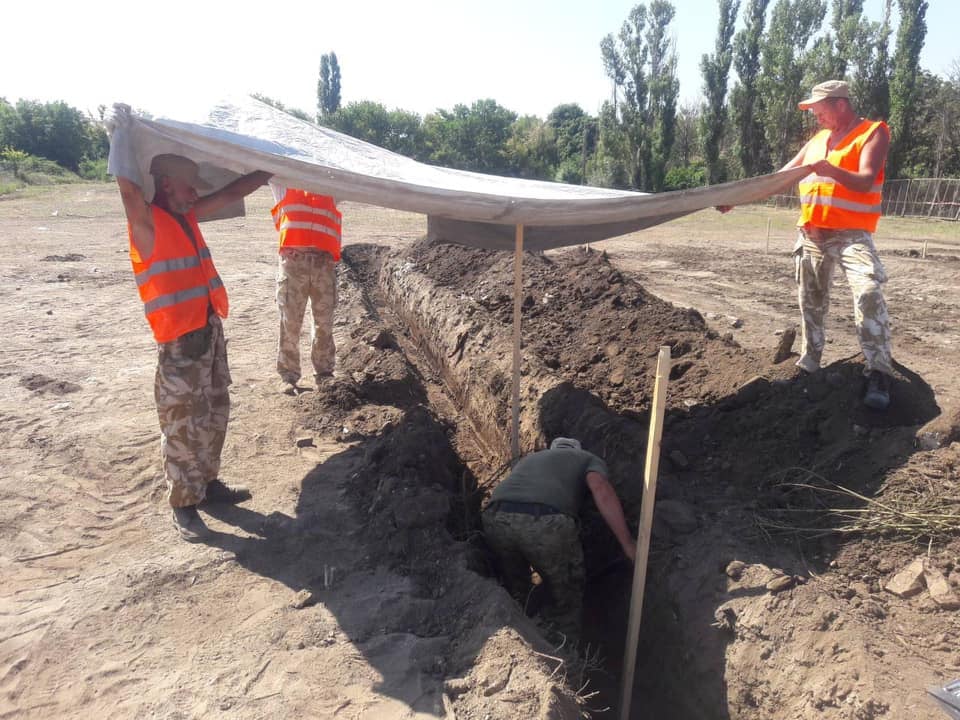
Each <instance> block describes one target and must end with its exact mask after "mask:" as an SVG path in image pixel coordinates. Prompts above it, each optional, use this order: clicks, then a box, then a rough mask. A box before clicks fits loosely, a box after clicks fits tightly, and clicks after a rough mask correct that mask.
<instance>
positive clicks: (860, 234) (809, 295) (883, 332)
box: [793, 230, 893, 375]
mask: <svg viewBox="0 0 960 720" xmlns="http://www.w3.org/2000/svg"><path fill="white" fill-rule="evenodd" d="M793 252H794V258H795V260H796V280H797V286H798V288H799V298H800V314H801V316H802V319H803V345H802V348H801V350H802V352H803V355H804V356H805V357H809V358H811V359H812V360H813V362H814V363H815V364H816V365H819V364H820V358H821V356H822V354H823V346H824V343H825V341H826V335H825V332H824V320H825V319H826V316H827V310H828V308H829V307H830V287H831V286H832V284H833V274H834V269H835V268H836V266H837V265H839V266H840V268H841V269H842V270H843V273H844V276H845V277H846V279H847V282H848V283H849V284H850V289H851V290H852V291H853V310H854V323H855V325H856V328H857V336H858V339H859V341H860V349H861V350H862V351H863V357H864V358H865V360H866V362H865V365H864V374H869V373H870V372H872V371H873V370H879V371H880V372H882V373H884V374H886V375H893V360H892V357H891V349H890V316H889V315H888V314H887V304H886V301H885V300H884V298H883V285H884V283H885V282H886V281H887V273H886V270H884V267H883V264H882V263H881V262H880V258H879V257H877V250H876V248H875V247H874V245H873V237H872V236H871V235H870V233H868V232H866V231H864V230H843V231H833V232H829V233H828V234H825V236H824V238H822V239H820V238H818V239H817V240H814V239H812V238H810V237H808V236H807V235H806V234H805V233H804V232H803V231H800V233H799V235H798V237H797V242H796V244H795V245H794V249H793Z"/></svg>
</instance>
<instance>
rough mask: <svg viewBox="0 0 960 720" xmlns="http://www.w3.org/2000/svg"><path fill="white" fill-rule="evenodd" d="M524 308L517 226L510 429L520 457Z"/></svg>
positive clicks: (515, 452)
mask: <svg viewBox="0 0 960 720" xmlns="http://www.w3.org/2000/svg"><path fill="white" fill-rule="evenodd" d="M522 308H523V225H517V235H516V247H515V249H514V254H513V391H512V394H511V404H512V406H513V421H512V423H511V427H510V452H511V454H512V455H513V459H514V460H516V459H517V458H518V457H520V311H521V309H522Z"/></svg>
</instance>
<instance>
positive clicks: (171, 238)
mask: <svg viewBox="0 0 960 720" xmlns="http://www.w3.org/2000/svg"><path fill="white" fill-rule="evenodd" d="M150 211H151V213H152V215H153V232H154V244H153V254H152V255H151V256H150V258H149V259H148V260H141V259H140V253H139V252H137V248H136V246H135V245H134V244H133V230H132V228H131V227H130V226H129V225H128V226H127V234H128V235H129V236H130V262H131V263H132V264H133V274H134V277H135V278H136V280H137V289H138V290H139V291H140V299H141V300H143V311H144V313H145V314H146V316H147V320H148V321H149V322H150V327H151V328H152V329H153V336H154V338H156V340H157V342H158V343H165V342H170V341H171V340H176V339H177V338H178V337H180V336H181V335H185V334H186V333H188V332H190V331H191V330H196V329H198V328H201V327H203V326H204V325H206V324H207V312H208V307H212V308H213V310H214V312H216V313H217V315H219V316H220V317H222V318H225V317H227V313H228V311H229V307H230V305H229V302H228V300H227V290H226V288H224V287H223V281H222V280H221V279H220V275H219V274H218V273H217V268H216V267H214V265H213V258H211V257H210V249H209V248H208V247H207V244H206V243H205V242H204V241H203V235H202V234H201V232H200V226H199V225H198V224H197V216H196V214H195V213H194V212H193V211H191V212H190V213H188V214H187V215H185V216H184V217H185V218H186V220H187V223H189V225H190V229H191V230H193V236H194V238H196V241H197V246H196V247H194V244H193V243H192V242H191V241H190V237H189V236H188V235H187V233H186V232H184V230H183V228H182V227H181V226H180V223H178V222H177V220H176V218H174V217H173V216H172V215H171V214H170V213H168V212H167V211H166V210H163V209H162V208H159V207H157V206H156V205H151V206H150Z"/></svg>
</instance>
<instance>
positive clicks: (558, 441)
mask: <svg viewBox="0 0 960 720" xmlns="http://www.w3.org/2000/svg"><path fill="white" fill-rule="evenodd" d="M558 448H571V449H573V450H580V449H581V448H580V441H579V440H577V439H576V438H565V437H558V438H554V439H553V442H552V443H550V449H551V450H556V449H558Z"/></svg>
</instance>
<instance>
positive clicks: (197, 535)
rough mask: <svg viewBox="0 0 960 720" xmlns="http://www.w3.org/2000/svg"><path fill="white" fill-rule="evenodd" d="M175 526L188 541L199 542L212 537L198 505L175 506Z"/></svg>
mask: <svg viewBox="0 0 960 720" xmlns="http://www.w3.org/2000/svg"><path fill="white" fill-rule="evenodd" d="M173 526H174V527H175V528H176V529H177V532H179V533H180V537H182V538H183V539H184V540H186V541H187V542H197V541H198V540H204V539H206V538H208V537H210V528H208V527H207V526H206V524H205V523H204V522H203V518H201V517H200V513H198V512H197V506H196V505H187V506H186V507H178V508H174V509H173Z"/></svg>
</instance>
